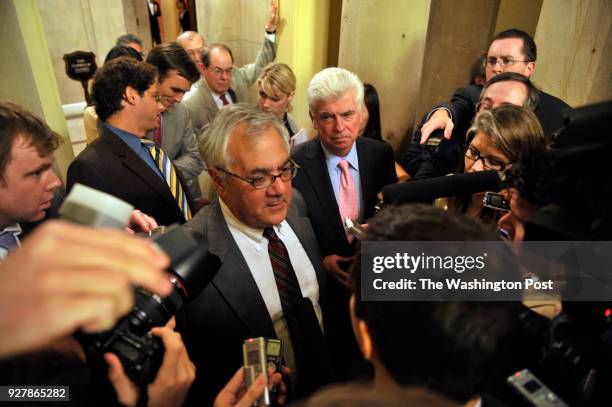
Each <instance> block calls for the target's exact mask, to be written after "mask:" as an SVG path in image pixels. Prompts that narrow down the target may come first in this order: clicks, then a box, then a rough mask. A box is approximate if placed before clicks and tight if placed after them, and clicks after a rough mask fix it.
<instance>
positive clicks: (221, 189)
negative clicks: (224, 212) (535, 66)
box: [208, 167, 225, 199]
mask: <svg viewBox="0 0 612 407" xmlns="http://www.w3.org/2000/svg"><path fill="white" fill-rule="evenodd" d="M208 174H209V175H210V178H211V179H212V181H213V183H214V184H215V189H216V190H217V193H218V194H219V196H220V197H221V199H224V198H225V186H224V185H223V179H224V177H223V174H221V172H220V171H218V170H217V169H216V168H211V167H208Z"/></svg>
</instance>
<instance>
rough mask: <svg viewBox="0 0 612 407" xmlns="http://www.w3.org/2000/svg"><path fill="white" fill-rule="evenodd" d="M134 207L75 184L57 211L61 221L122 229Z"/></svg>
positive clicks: (105, 194)
mask: <svg viewBox="0 0 612 407" xmlns="http://www.w3.org/2000/svg"><path fill="white" fill-rule="evenodd" d="M133 210H134V207H133V206H132V205H130V204H129V203H127V202H124V201H122V200H121V199H119V198H115V197H114V196H112V195H109V194H107V193H104V192H101V191H98V190H97V189H93V188H90V187H88V186H85V185H82V184H75V185H74V188H72V190H71V191H70V193H69V194H68V196H67V197H66V199H65V200H64V203H63V204H62V206H61V207H60V209H59V213H60V215H61V217H62V219H64V220H67V221H69V222H72V223H76V224H79V225H85V226H92V227H95V228H101V227H106V228H113V229H124V228H125V227H126V226H127V225H128V221H129V219H130V215H131V214H132V211H133Z"/></svg>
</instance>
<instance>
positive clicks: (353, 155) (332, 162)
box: [319, 141, 359, 171]
mask: <svg viewBox="0 0 612 407" xmlns="http://www.w3.org/2000/svg"><path fill="white" fill-rule="evenodd" d="M319 142H320V141H319ZM356 144H357V142H354V143H353V146H352V147H351V151H349V153H348V154H347V155H346V156H345V157H338V156H337V155H335V154H333V153H332V152H330V151H329V150H328V149H326V148H325V146H324V145H323V143H321V147H322V148H323V153H324V154H325V162H327V167H328V168H329V169H334V168H337V167H338V163H339V162H340V160H346V161H348V163H349V165H350V166H351V167H352V168H353V169H354V170H355V171H359V159H358V158H357V146H356Z"/></svg>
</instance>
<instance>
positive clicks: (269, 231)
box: [263, 227, 278, 240]
mask: <svg viewBox="0 0 612 407" xmlns="http://www.w3.org/2000/svg"><path fill="white" fill-rule="evenodd" d="M263 235H264V237H265V238H266V239H268V240H278V236H276V232H275V231H274V228H272V227H270V228H265V229H264V231H263Z"/></svg>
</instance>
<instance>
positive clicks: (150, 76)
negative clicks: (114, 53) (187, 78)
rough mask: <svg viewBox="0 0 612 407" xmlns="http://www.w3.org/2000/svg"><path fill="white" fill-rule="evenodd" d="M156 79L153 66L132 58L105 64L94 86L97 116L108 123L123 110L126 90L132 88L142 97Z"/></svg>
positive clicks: (95, 77)
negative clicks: (122, 102)
mask: <svg viewBox="0 0 612 407" xmlns="http://www.w3.org/2000/svg"><path fill="white" fill-rule="evenodd" d="M156 79H157V69H156V68H155V67H154V66H153V65H151V64H148V63H146V62H140V61H136V60H135V59H134V58H131V57H119V58H116V59H113V60H111V61H109V62H107V63H105V64H104V65H103V66H102V68H100V69H99V70H98V72H96V75H95V76H94V81H93V86H92V98H93V101H94V105H95V106H96V114H97V115H98V117H99V118H100V120H102V121H106V120H107V119H108V118H109V117H111V116H112V115H113V114H115V113H116V112H118V111H120V110H121V109H122V108H123V107H122V106H121V101H122V100H123V98H124V95H125V88H127V87H128V86H130V87H132V88H134V89H136V90H137V91H138V93H139V94H140V95H141V96H142V95H143V94H144V91H145V90H147V89H149V87H151V85H153V83H154V82H155V80H156Z"/></svg>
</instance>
